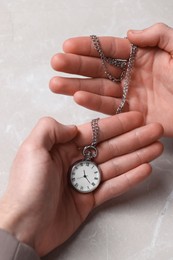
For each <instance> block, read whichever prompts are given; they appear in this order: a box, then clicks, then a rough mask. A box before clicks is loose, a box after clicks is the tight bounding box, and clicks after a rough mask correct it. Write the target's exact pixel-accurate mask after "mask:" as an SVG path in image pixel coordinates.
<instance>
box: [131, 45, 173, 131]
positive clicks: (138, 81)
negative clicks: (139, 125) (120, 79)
mask: <svg viewBox="0 0 173 260" xmlns="http://www.w3.org/2000/svg"><path fill="white" fill-rule="evenodd" d="M172 70H173V62H172V60H171V58H170V55H169V54H168V53H166V52H164V51H162V50H160V49H158V48H157V49H153V48H147V49H139V50H138V55H137V58H136V63H135V70H134V76H133V78H132V81H131V86H130V90H129V97H128V105H129V110H137V111H141V112H142V113H143V115H144V117H145V120H146V123H151V122H156V121H157V122H160V123H161V124H162V125H163V127H164V129H165V134H166V135H170V134H171V132H173V129H172V128H171V127H170V124H169V122H170V121H171V119H172V117H173V110H170V111H169V107H171V106H172V102H173V88H172V86H173V76H172V72H171V71H172Z"/></svg>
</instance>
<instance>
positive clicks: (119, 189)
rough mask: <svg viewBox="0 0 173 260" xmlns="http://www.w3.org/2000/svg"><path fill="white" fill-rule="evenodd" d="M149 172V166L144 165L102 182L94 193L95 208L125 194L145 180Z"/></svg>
mask: <svg viewBox="0 0 173 260" xmlns="http://www.w3.org/2000/svg"><path fill="white" fill-rule="evenodd" d="M151 170H152V169H151V166H150V165H149V164H147V163H145V164H142V165H140V166H138V167H136V168H135V169H132V170H130V171H128V172H126V173H124V174H122V175H120V176H118V177H115V178H113V179H110V180H108V181H105V182H103V183H102V184H101V185H100V187H99V188H98V189H97V190H96V191H95V192H94V197H95V207H97V206H99V205H101V204H102V203H103V202H105V201H107V200H110V199H113V198H115V197H117V196H119V195H121V194H123V193H125V192H127V191H128V190H130V189H131V188H133V187H134V186H136V185H137V184H139V183H140V182H142V181H143V180H145V179H146V178H147V177H148V176H149V175H150V173H151Z"/></svg>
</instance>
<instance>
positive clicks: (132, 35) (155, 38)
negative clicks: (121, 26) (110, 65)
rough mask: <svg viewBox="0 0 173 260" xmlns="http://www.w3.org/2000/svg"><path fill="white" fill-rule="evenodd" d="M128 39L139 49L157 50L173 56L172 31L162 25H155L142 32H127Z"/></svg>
mask: <svg viewBox="0 0 173 260" xmlns="http://www.w3.org/2000/svg"><path fill="white" fill-rule="evenodd" d="M127 36H128V39H129V41H130V42H132V43H133V44H136V45H138V46H140V47H149V46H151V47H154V46H158V47H159V48H161V49H163V50H165V51H167V52H169V53H170V54H171V55H172V54H173V29H172V28H171V27H169V26H167V25H165V24H163V23H157V24H155V25H153V26H151V27H149V28H147V29H144V30H139V31H138V30H129V31H128V33H127Z"/></svg>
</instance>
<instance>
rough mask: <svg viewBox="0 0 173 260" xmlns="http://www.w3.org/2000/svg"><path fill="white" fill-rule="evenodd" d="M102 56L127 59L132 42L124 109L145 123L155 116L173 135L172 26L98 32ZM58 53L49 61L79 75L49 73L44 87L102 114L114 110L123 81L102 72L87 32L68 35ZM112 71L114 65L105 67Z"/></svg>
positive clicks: (166, 132) (166, 134)
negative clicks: (108, 34) (124, 34)
mask: <svg viewBox="0 0 173 260" xmlns="http://www.w3.org/2000/svg"><path fill="white" fill-rule="evenodd" d="M99 39H100V42H101V45H102V49H103V51H104V54H105V56H108V57H113V58H121V59H128V58H129V53H130V43H133V44H135V45H137V46H138V52H137V55H136V59H135V65H134V69H133V73H132V79H131V82H130V86H129V93H128V97H127V102H126V105H125V108H124V111H140V112H141V113H142V114H143V116H144V121H145V124H148V123H151V122H159V123H161V124H162V126H163V128H164V135H165V136H168V137H172V136H173V124H170V122H172V118H173V109H171V107H172V104H173V73H172V71H173V29H172V28H170V27H168V26H167V25H165V24H161V23H159V24H155V25H153V26H151V27H149V28H147V29H144V30H140V31H135V30H129V31H128V33H127V38H126V39H121V38H117V37H99ZM63 50H64V53H58V54H55V55H54V57H53V58H52V61H51V64H52V67H53V68H54V69H55V70H56V71H61V72H65V73H69V74H75V75H79V76H84V77H82V78H81V77H77V76H75V77H71V78H69V77H68V78H67V77H59V76H55V77H54V78H53V79H52V80H51V81H50V89H51V90H52V91H53V92H55V93H58V94H65V95H72V96H73V97H74V100H75V101H76V103H78V104H79V105H81V106H84V107H86V108H89V109H92V110H96V111H99V112H102V113H105V114H110V115H113V114H115V111H116V108H117V106H118V105H119V104H120V100H121V97H122V88H123V82H122V83H120V84H116V83H112V82H111V81H109V80H108V79H106V78H105V74H104V71H103V67H102V64H101V62H100V58H99V57H98V54H97V52H96V50H95V49H94V47H93V44H92V41H91V39H90V37H77V38H71V39H68V40H66V41H65V42H64V44H63ZM109 69H110V71H111V72H112V74H113V75H114V76H116V77H118V76H119V75H120V70H119V69H114V68H112V67H109Z"/></svg>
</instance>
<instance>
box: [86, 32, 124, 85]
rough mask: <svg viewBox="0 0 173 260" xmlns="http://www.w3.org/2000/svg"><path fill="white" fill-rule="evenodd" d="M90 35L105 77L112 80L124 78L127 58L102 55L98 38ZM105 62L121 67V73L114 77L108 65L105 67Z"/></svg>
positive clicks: (117, 80)
mask: <svg viewBox="0 0 173 260" xmlns="http://www.w3.org/2000/svg"><path fill="white" fill-rule="evenodd" d="M90 37H91V39H92V42H93V45H94V48H95V49H96V51H97V52H98V54H99V56H100V59H101V62H102V65H103V68H104V73H105V75H106V77H107V78H108V79H109V80H111V81H113V82H120V81H121V80H122V79H123V78H124V76H125V68H126V65H127V60H122V59H114V58H110V57H109V58H107V57H106V56H105V55H104V52H103V50H102V47H101V44H100V41H99V38H98V37H97V36H96V35H91V36H90ZM107 63H108V64H110V65H112V66H114V67H117V68H121V69H122V73H121V75H120V77H119V78H115V77H114V76H113V75H112V74H111V73H110V71H109V70H108V67H107Z"/></svg>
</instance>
